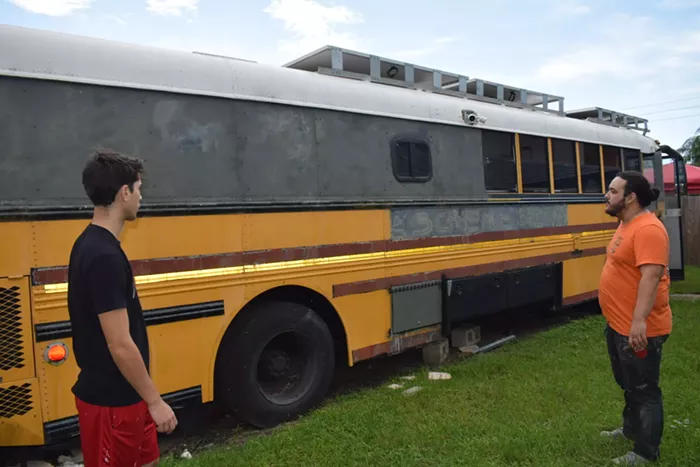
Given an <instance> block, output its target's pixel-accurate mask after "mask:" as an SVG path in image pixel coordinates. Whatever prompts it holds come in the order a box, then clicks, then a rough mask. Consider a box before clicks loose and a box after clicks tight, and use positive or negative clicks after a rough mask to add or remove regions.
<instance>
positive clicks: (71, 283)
mask: <svg viewBox="0 0 700 467" xmlns="http://www.w3.org/2000/svg"><path fill="white" fill-rule="evenodd" d="M120 308H126V310H127V314H128V316H129V333H130V334H131V338H132V339H133V340H134V342H135V343H136V346H137V347H138V349H139V351H140V352H141V356H142V357H143V361H144V363H145V364H146V369H148V368H149V351H148V336H147V334H146V323H145V321H144V318H143V312H142V310H141V303H140V302H139V297H138V294H137V292H136V285H135V283H134V276H133V272H132V270H131V264H130V263H129V260H128V259H127V257H126V254H124V251H123V250H122V248H121V244H120V243H119V240H117V238H116V237H115V236H114V235H112V233H111V232H110V231H109V230H107V229H105V228H103V227H99V226H97V225H94V224H89V225H88V227H87V228H86V229H85V230H84V231H83V233H82V234H81V235H80V236H79V237H78V239H77V240H76V241H75V244H74V245H73V249H72V251H71V255H70V263H69V265H68V311H69V314H70V321H71V326H72V329H73V352H74V353H75V359H76V361H77V363H78V367H79V368H80V373H79V375H78V381H77V382H76V383H75V385H74V386H73V394H75V395H76V396H77V397H78V398H79V399H80V400H82V401H84V402H87V403H88V404H93V405H99V406H108V407H118V406H125V405H131V404H135V403H137V402H140V401H141V397H140V396H139V394H138V393H137V392H136V390H135V389H134V388H133V387H132V386H131V384H129V382H128V381H127V380H126V378H124V376H123V375H122V374H121V372H120V371H119V368H118V367H117V365H116V363H114V359H113V358H112V355H111V354H110V352H109V348H108V347H107V341H106V339H105V336H104V333H103V332H102V327H101V325H100V320H99V317H98V315H99V314H100V313H105V312H108V311H112V310H117V309H120Z"/></svg>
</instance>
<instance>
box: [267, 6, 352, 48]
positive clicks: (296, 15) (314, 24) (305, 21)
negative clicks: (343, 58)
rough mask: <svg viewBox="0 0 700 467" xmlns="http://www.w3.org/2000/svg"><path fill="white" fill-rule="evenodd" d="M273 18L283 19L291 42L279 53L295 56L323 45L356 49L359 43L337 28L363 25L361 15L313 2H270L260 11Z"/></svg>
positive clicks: (283, 43) (345, 9) (284, 44)
mask: <svg viewBox="0 0 700 467" xmlns="http://www.w3.org/2000/svg"><path fill="white" fill-rule="evenodd" d="M263 11H264V12H265V13H268V14H269V15H270V16H272V18H274V19H278V20H282V21H283V22H284V28H285V29H286V30H287V31H288V32H289V33H290V34H291V35H292V37H293V39H286V40H282V41H281V42H280V51H281V52H282V53H284V54H289V55H294V56H298V55H301V54H304V53H308V52H311V51H312V50H315V49H318V48H319V47H323V46H324V45H335V46H338V47H346V48H349V49H355V48H359V46H360V43H361V41H359V40H358V39H357V38H356V37H355V36H354V35H353V34H351V33H349V32H340V31H338V30H337V28H338V26H341V25H349V24H357V23H361V22H363V18H362V16H361V15H360V14H359V13H357V12H355V11H352V10H350V9H349V8H347V7H345V6H325V5H322V4H320V3H318V2H316V1H314V0H272V2H271V3H270V4H269V5H268V6H267V7H266V8H265V9H264V10H263Z"/></svg>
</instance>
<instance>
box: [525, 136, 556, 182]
mask: <svg viewBox="0 0 700 467" xmlns="http://www.w3.org/2000/svg"><path fill="white" fill-rule="evenodd" d="M520 161H521V164H522V172H523V192H525V193H549V155H548V150H547V139H546V138H542V137H539V136H530V135H520Z"/></svg>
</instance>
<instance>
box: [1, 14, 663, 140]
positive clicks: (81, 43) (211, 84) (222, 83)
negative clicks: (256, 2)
mask: <svg viewBox="0 0 700 467" xmlns="http://www.w3.org/2000/svg"><path fill="white" fill-rule="evenodd" d="M0 43H2V44H12V45H13V46H12V47H3V48H2V49H0V75H4V76H14V77H24V78H34V79H47V80H58V81H70V82H79V83H87V84H95V85H105V86H117V87H126V88H134V89H149V90H159V91H165V92H174V93H185V94H194V95H203V96H214V97H221V98H228V99H242V100H252V101H263V102H273V103H279V104H287V105H295V106H303V107H314V108H322V109H331V110H339V111H345V112H354V113H361V114H370V115H377V116H385V117H392V118H400V119H409V120H418V121H425V122H433V123H439V124H447V125H455V126H462V127H466V126H468V125H467V124H466V123H465V120H464V116H463V112H464V111H469V112H474V113H476V114H477V115H478V116H480V117H482V118H481V120H480V123H477V124H476V125H475V127H476V128H484V129H490V130H499V131H508V132H519V133H523V134H531V135H537V136H545V137H552V138H561V139H568V140H574V141H581V142H590V143H594V144H607V145H613V146H619V147H627V148H634V149H639V150H641V151H642V152H645V153H649V152H654V151H655V150H656V149H657V145H656V144H655V142H654V141H653V140H652V139H651V138H649V137H646V136H644V135H642V134H640V133H638V132H637V131H635V130H632V129H629V128H624V127H623V128H620V127H615V126H611V125H607V124H602V123H596V122H593V121H587V120H581V119H577V118H571V117H567V116H565V115H564V116H562V115H557V114H554V113H548V112H538V111H533V110H528V109H519V108H511V107H508V106H504V105H495V104H492V103H488V102H482V101H478V100H473V99H465V98H456V97H454V96H450V95H443V94H438V93H432V92H422V91H416V90H412V89H406V88H402V87H395V86H387V85H384V84H377V83H372V82H368V81H363V80H352V79H345V78H338V77H335V76H332V75H329V74H322V73H316V72H309V71H305V70H300V69H292V68H289V67H281V66H274V65H266V64H260V63H255V62H249V61H246V60H238V59H231V58H227V57H221V56H216V55H210V54H203V53H188V52H183V51H177V50H168V49H160V48H155V47H148V46H142V45H135V44H128V43H122V42H117V41H108V40H104V39H96V38H89V37H83V36H76V35H70V34H64V33H57V32H50V31H44V30H37V29H29V28H23V27H17V26H8V25H0Z"/></svg>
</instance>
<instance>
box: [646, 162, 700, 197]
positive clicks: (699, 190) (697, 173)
mask: <svg viewBox="0 0 700 467" xmlns="http://www.w3.org/2000/svg"><path fill="white" fill-rule="evenodd" d="M685 172H686V175H687V177H688V194H689V195H700V167H698V166H695V165H689V164H686V166H685ZM644 176H645V177H647V179H649V181H652V180H653V179H654V175H653V170H652V169H645V170H644ZM674 180H675V174H674V168H673V164H665V165H664V191H665V192H667V193H668V192H675V191H676V186H675V183H674Z"/></svg>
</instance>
